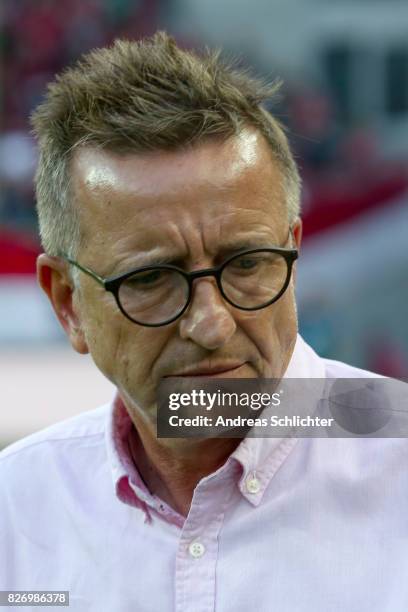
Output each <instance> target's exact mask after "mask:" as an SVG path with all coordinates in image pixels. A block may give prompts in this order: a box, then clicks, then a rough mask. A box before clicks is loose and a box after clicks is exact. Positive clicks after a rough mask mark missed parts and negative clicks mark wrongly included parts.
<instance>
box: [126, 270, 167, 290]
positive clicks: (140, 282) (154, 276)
mask: <svg viewBox="0 0 408 612" xmlns="http://www.w3.org/2000/svg"><path fill="white" fill-rule="evenodd" d="M164 274H165V273H164V271H163V270H147V271H146V272H140V273H139V274H135V275H134V276H131V277H130V278H128V279H127V281H126V282H127V283H129V284H131V285H133V286H134V287H137V286H139V287H143V286H144V287H147V286H149V285H154V284H155V283H158V282H159V281H160V280H162V278H163V276H164Z"/></svg>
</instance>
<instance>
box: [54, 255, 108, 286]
mask: <svg viewBox="0 0 408 612" xmlns="http://www.w3.org/2000/svg"><path fill="white" fill-rule="evenodd" d="M63 257H64V259H66V261H68V262H69V263H70V264H71V265H72V266H75V267H76V268H78V270H81V272H84V273H85V274H88V276H92V278H94V279H95V280H96V281H97V282H98V283H99V284H100V285H102V287H105V283H106V281H105V279H104V278H102V276H99V274H96V273H95V272H93V271H92V270H90V269H89V268H85V266H81V264H79V263H78V262H76V261H75V260H74V259H71V258H70V257H67V256H66V255H64V256H63Z"/></svg>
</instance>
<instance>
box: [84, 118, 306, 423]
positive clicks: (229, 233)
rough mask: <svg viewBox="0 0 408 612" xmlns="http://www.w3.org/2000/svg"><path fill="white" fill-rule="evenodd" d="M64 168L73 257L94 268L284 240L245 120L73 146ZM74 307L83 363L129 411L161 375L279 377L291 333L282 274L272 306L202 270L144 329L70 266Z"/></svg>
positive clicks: (213, 256)
mask: <svg viewBox="0 0 408 612" xmlns="http://www.w3.org/2000/svg"><path fill="white" fill-rule="evenodd" d="M72 172H73V185H74V193H75V199H76V202H77V205H79V206H80V209H81V224H82V227H83V228H84V232H85V246H84V248H82V249H81V252H80V253H79V255H78V258H77V259H78V261H79V263H81V264H82V265H84V266H87V267H89V268H91V269H92V270H94V271H95V272H97V273H98V274H99V275H101V276H103V277H110V276H114V275H119V274H121V273H125V272H128V271H130V270H132V269H134V268H137V267H139V266H143V265H147V264H154V263H158V264H160V263H163V262H165V263H173V264H175V265H177V266H179V267H182V268H183V269H185V270H187V271H192V270H198V269H200V268H207V267H212V266H215V265H217V264H219V263H221V262H222V261H223V260H224V259H225V258H226V257H228V256H229V255H231V254H233V253H235V252H236V251H239V250H240V249H242V248H243V247H247V248H256V247H262V246H265V247H268V246H284V245H285V246H290V243H289V242H288V241H287V240H288V235H289V226H288V220H287V213H286V209H285V195H284V190H283V185H282V182H283V181H282V174H281V171H280V169H279V167H278V166H277V164H276V162H274V161H273V159H272V155H271V153H270V151H269V148H268V145H267V144H266V142H265V140H264V139H263V137H262V136H261V135H259V134H258V133H257V132H255V131H251V130H246V131H244V132H243V133H242V134H241V135H240V136H237V137H233V138H230V139H229V140H227V141H224V142H222V141H219V140H208V141H206V142H204V143H200V144H199V145H196V146H195V147H193V148H191V149H189V150H187V151H182V152H155V153H150V154H143V155H138V154H129V155H126V156H119V155H116V154H113V153H109V152H106V151H105V152H104V151H98V150H95V149H91V148H89V149H82V150H79V151H78V152H77V153H76V156H75V158H74V160H73V166H72ZM295 233H296V232H295ZM299 234H300V232H299ZM74 308H75V310H76V312H77V315H78V320H79V324H80V327H81V329H82V332H83V335H84V339H85V343H86V346H87V348H88V349H89V351H90V352H91V354H92V356H93V359H94V361H95V363H96V364H97V366H98V367H99V368H100V370H101V371H102V372H103V373H104V374H105V375H106V376H107V377H108V378H109V379H110V380H111V381H112V382H114V384H115V385H116V386H117V387H118V389H119V390H120V391H121V393H122V394H123V396H124V398H125V399H126V400H127V404H128V408H129V404H131V409H132V410H134V411H136V412H139V416H141V415H147V414H150V415H154V410H155V389H156V387H157V384H158V382H159V381H160V379H161V378H162V377H166V376H176V375H180V374H183V373H185V372H186V371H190V372H192V371H193V372H194V373H200V372H201V373H202V374H208V373H211V372H214V371H218V372H219V371H220V370H221V371H222V373H220V374H219V375H220V376H223V377H225V378H230V377H240V378H242V377H280V376H281V375H282V374H283V373H284V371H285V369H286V367H287V365H288V362H289V359H290V356H291V354H292V351H293V347H294V343H295V340H296V332H297V318H296V307H295V300H294V292H293V286H292V284H291V286H290V287H289V289H288V290H287V291H286V293H285V294H284V295H283V296H282V297H281V298H280V300H278V301H277V302H276V303H274V304H273V305H271V306H269V307H267V308H265V309H262V310H258V311H252V312H248V311H243V310H239V309H237V308H234V307H233V306H231V305H229V304H228V303H227V302H225V301H224V300H223V298H222V296H221V295H220V293H219V291H218V288H217V285H216V282H215V279H214V278H212V277H207V278H201V279H198V280H196V281H195V282H194V290H193V299H192V302H191V304H190V307H189V308H188V310H187V311H186V312H185V313H184V315H183V316H182V317H180V318H179V319H178V320H176V321H174V322H173V323H171V324H169V325H166V326H163V327H157V328H149V327H143V326H140V325H137V324H134V323H132V322H131V321H129V320H128V319H127V318H125V317H124V315H123V314H122V313H121V312H120V311H119V309H118V307H117V305H116V302H115V299H114V297H113V295H112V294H110V293H108V292H106V291H104V289H103V288H102V287H101V286H100V285H99V284H98V283H96V282H95V281H94V280H93V279H92V278H90V277H88V276H87V275H85V274H83V273H80V289H79V291H77V292H76V293H75V296H74Z"/></svg>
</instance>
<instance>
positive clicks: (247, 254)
mask: <svg viewBox="0 0 408 612" xmlns="http://www.w3.org/2000/svg"><path fill="white" fill-rule="evenodd" d="M61 257H62V258H63V259H65V260H66V261H68V262H69V263H70V264H72V265H73V266H75V267H76V268H78V269H79V270H81V271H82V272H84V273H85V274H88V275H89V276H91V277H92V278H93V279H95V280H96V281H97V282H98V283H99V284H100V285H102V287H103V288H104V289H105V290H106V291H109V292H110V293H112V294H113V295H114V297H115V300H116V303H117V305H118V307H119V308H120V310H121V311H122V313H123V314H124V315H125V317H127V318H128V319H130V321H133V323H137V324H138V325H144V326H146V327H160V326H162V325H168V324H169V323H172V322H173V321H175V320H176V319H178V317H181V315H182V314H183V313H184V312H185V311H186V310H187V308H188V307H189V305H190V302H191V298H192V295H193V282H194V281H195V280H196V279H197V278H204V277H208V276H213V277H214V278H215V280H216V282H217V286H218V289H219V291H220V293H221V295H222V296H223V298H224V299H225V300H226V301H227V302H228V303H229V304H231V305H232V306H234V307H235V308H239V309H240V310H260V309H261V308H266V307H267V306H270V305H271V304H273V303H274V302H276V301H277V300H278V299H279V298H280V297H281V296H282V295H283V294H284V293H285V291H286V289H287V287H288V285H289V282H290V277H291V273H292V266H293V263H294V261H295V260H296V259H297V258H298V251H297V249H287V248H280V247H270V248H258V249H249V250H245V251H241V252H239V253H237V254H235V255H233V256H232V257H229V258H228V259H226V260H225V261H224V262H223V263H222V264H220V265H219V266H216V267H214V268H206V269H203V270H196V271H195V272H185V271H184V270H182V269H180V268H178V267H176V266H173V265H167V264H163V265H150V266H143V267H141V268H137V269H135V270H132V271H130V272H126V273H125V274H121V275H120V276H115V277H113V278H102V277H101V276H99V275H98V274H96V273H95V272H93V271H92V270H90V269H89V268H86V267H85V266H82V265H80V264H79V263H78V262H76V261H75V260H73V259H71V258H70V257H68V256H66V255H61Z"/></svg>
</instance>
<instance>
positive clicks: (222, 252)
mask: <svg viewBox="0 0 408 612" xmlns="http://www.w3.org/2000/svg"><path fill="white" fill-rule="evenodd" d="M282 246H283V245H282V244H279V241H277V240H267V239H266V238H265V237H262V239H261V238H257V237H256V236H254V237H253V238H243V239H242V240H234V239H232V240H231V241H226V242H224V243H223V244H221V245H220V246H219V248H218V252H217V253H216V254H215V257H214V259H215V260H219V261H220V262H221V261H222V260H223V259H226V258H227V257H229V256H231V255H234V254H235V253H239V252H240V251H246V250H250V249H257V248H262V247H265V248H268V247H279V248H280V247H282ZM186 259H188V256H186V255H184V254H180V253H176V252H174V253H167V254H165V253H163V254H154V253H149V252H140V253H135V256H134V261H132V262H130V263H127V262H120V263H118V264H117V266H114V267H113V268H112V271H111V272H110V274H109V277H110V278H111V277H114V276H119V275H121V274H126V273H127V272H131V271H132V270H136V269H138V268H143V267H145V266H161V265H176V266H177V265H178V266H179V267H182V265H183V262H184V261H185V260H186ZM136 260H138V261H136Z"/></svg>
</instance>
